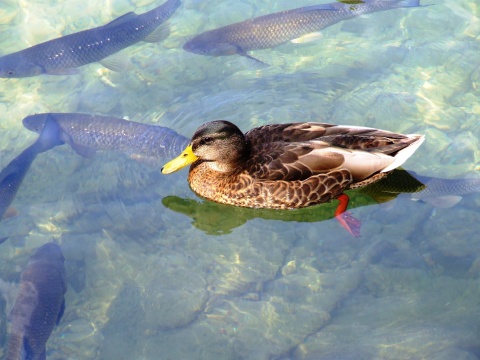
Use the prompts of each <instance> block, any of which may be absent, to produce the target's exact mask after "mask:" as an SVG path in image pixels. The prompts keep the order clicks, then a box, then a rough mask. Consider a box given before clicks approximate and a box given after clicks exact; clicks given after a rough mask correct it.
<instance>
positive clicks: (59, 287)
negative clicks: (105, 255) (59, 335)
mask: <svg viewBox="0 0 480 360" xmlns="http://www.w3.org/2000/svg"><path fill="white" fill-rule="evenodd" d="M64 260H65V259H64V257H63V254H62V251H61V249H60V247H59V246H58V245H56V244H54V243H47V244H45V245H43V246H41V247H39V248H38V250H37V251H36V252H35V254H34V255H33V256H32V257H31V258H30V261H29V262H28V264H27V267H26V268H25V270H23V272H22V275H21V277H20V291H19V293H18V297H17V299H16V301H15V304H14V305H13V308H12V311H11V313H10V318H9V320H10V323H11V329H10V337H9V340H8V352H7V358H6V359H7V360H20V359H31V360H37V359H45V358H46V354H45V345H46V343H47V340H48V338H49V337H50V335H51V334H52V331H53V328H54V327H55V325H56V324H58V323H59V321H60V319H61V318H62V315H63V312H64V310H65V299H64V294H65V292H66V291H67V284H66V281H65V265H64Z"/></svg>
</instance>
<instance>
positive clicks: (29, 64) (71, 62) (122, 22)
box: [0, 0, 180, 78]
mask: <svg viewBox="0 0 480 360" xmlns="http://www.w3.org/2000/svg"><path fill="white" fill-rule="evenodd" d="M179 6H180V0H167V1H166V2H165V3H164V4H162V5H160V6H159V7H157V8H155V9H153V10H150V11H148V12H146V13H144V14H141V15H137V14H135V13H133V12H130V13H127V14H125V15H123V16H121V17H119V18H117V19H115V20H113V21H112V22H110V23H108V24H107V25H103V26H99V27H96V28H93V29H89V30H84V31H80V32H77V33H74V34H71V35H66V36H63V37H60V38H57V39H53V40H50V41H46V42H43V43H41V44H38V45H35V46H32V47H30V48H27V49H24V50H21V51H18V52H15V53H12V54H9V55H5V56H3V57H0V77H4V78H22V77H28V76H36V75H40V74H57V75H60V74H74V73H77V72H78V70H77V69H76V68H77V67H79V66H82V65H86V64H89V63H92V62H96V61H101V60H102V59H105V58H106V57H108V56H110V55H112V54H114V53H116V52H118V51H120V50H122V49H124V48H126V47H128V46H130V45H133V44H135V43H137V42H139V41H142V40H144V41H149V40H150V41H157V40H158V38H159V36H156V35H157V34H156V33H154V31H155V30H156V29H157V28H158V27H159V26H160V25H161V24H162V23H164V22H165V21H166V20H168V19H169V18H170V17H171V16H172V15H173V13H174V12H175V10H176V9H177V8H178V7H179ZM152 33H153V34H152ZM149 35H150V36H151V38H150V39H149V38H148V36H149ZM103 65H106V66H107V67H111V68H114V69H115V68H116V67H117V66H118V65H115V64H114V62H113V61H112V62H110V63H109V62H108V59H105V60H104V62H103Z"/></svg>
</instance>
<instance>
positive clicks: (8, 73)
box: [6, 70, 15, 76]
mask: <svg viewBox="0 0 480 360" xmlns="http://www.w3.org/2000/svg"><path fill="white" fill-rule="evenodd" d="M6 74H7V75H8V76H12V75H15V71H13V70H7V71H6Z"/></svg>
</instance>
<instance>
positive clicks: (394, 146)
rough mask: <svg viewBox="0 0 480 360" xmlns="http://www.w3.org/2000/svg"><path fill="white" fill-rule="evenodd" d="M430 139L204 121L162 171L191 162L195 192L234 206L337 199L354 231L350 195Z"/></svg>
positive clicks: (326, 127) (288, 205)
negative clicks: (348, 212) (348, 208)
mask: <svg viewBox="0 0 480 360" xmlns="http://www.w3.org/2000/svg"><path fill="white" fill-rule="evenodd" d="M423 140H424V136H422V135H403V134H396V133H393V132H389V131H384V130H378V129H373V128H367V127H357V126H341V125H332V124H324V123H314V122H301V123H289V124H272V125H265V126H260V127H256V128H254V129H252V130H250V131H248V132H247V133H246V134H243V133H242V131H240V129H239V128H238V127H237V126H236V125H234V124H232V123H231V122H228V121H225V120H217V121H211V122H208V123H206V124H204V125H202V126H200V128H198V130H197V131H196V132H195V134H194V135H193V137H192V140H191V142H190V144H189V145H188V146H187V147H186V149H185V150H184V151H183V153H182V154H181V155H180V156H178V157H177V158H175V159H174V160H172V161H170V162H168V163H167V164H166V165H165V166H164V167H163V168H162V173H164V174H169V173H172V172H174V171H177V170H179V169H181V168H183V167H185V166H187V165H189V164H192V165H191V167H190V172H189V174H188V182H189V184H190V187H191V188H192V190H193V191H194V192H195V193H197V194H198V195H200V196H202V197H204V198H206V199H209V200H212V201H216V202H219V203H223V204H229V205H235V206H243V207H251V208H271V209H295V208H301V207H307V206H312V205H316V204H320V203H324V202H328V201H330V200H332V199H335V198H337V199H340V201H341V205H340V206H339V208H338V209H337V212H336V215H337V218H338V219H339V220H340V222H341V223H342V224H343V225H344V226H346V227H347V229H348V222H349V221H350V220H351V219H349V218H348V216H345V215H343V216H342V214H343V213H344V211H345V209H346V206H347V204H348V197H346V196H345V195H344V194H343V192H344V191H345V190H347V189H354V188H358V187H362V186H365V185H368V184H371V183H372V182H375V181H377V180H379V179H381V178H382V177H384V176H386V175H387V174H388V173H389V172H391V171H392V170H393V169H395V168H397V167H399V166H400V165H402V164H403V163H404V162H405V161H406V160H407V159H408V158H409V157H410V156H411V155H412V154H413V153H414V152H415V150H416V149H417V148H418V147H419V146H420V144H421V143H422V142H423ZM337 213H338V214H337ZM345 222H347V224H344V223H345ZM350 227H351V226H350ZM348 230H349V231H350V232H352V231H354V230H352V229H348Z"/></svg>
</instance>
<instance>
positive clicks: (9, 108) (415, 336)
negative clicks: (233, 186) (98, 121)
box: [0, 0, 480, 359]
mask: <svg viewBox="0 0 480 360" xmlns="http://www.w3.org/2000/svg"><path fill="white" fill-rule="evenodd" d="M157 3H158V2H154V1H151V0H137V1H135V0H132V1H121V0H115V1H112V0H110V1H107V2H101V1H94V0H81V1H80V0H69V1H64V2H57V1H42V0H38V1H34V0H24V1H20V2H19V1H16V0H3V1H2V6H1V9H0V44H1V52H2V54H7V53H10V52H13V51H17V50H20V49H23V48H25V47H28V46H31V45H34V44H36V43H39V42H42V41H46V40H49V39H51V38H54V37H58V36H61V35H62V34H63V35H64V34H69V33H72V32H76V31H80V30H83V29H87V28H89V27H93V26H97V25H100V24H105V23H107V22H108V21H110V20H112V19H113V18H115V17H118V16H120V15H122V14H124V13H126V12H128V11H136V12H138V13H142V12H144V11H146V10H148V9H150V8H152V7H153V6H154V5H156V4H157ZM425 3H427V2H425ZM313 4H315V1H313V2H312V1H310V2H308V1H306V2H304V3H295V5H294V6H302V5H305V6H306V5H313ZM294 6H292V3H291V2H288V1H287V2H286V1H270V0H269V1H262V2H258V1H249V0H242V1H238V0H222V1H219V0H216V1H197V0H185V1H184V2H183V5H182V6H181V7H180V8H179V9H178V10H177V13H176V14H175V15H174V16H173V18H172V19H171V20H170V24H171V35H170V37H169V38H168V39H166V40H165V41H164V42H163V43H161V44H138V45H136V46H132V47H130V48H128V49H126V50H125V51H124V52H123V54H124V55H125V56H126V57H128V58H129V59H130V61H131V63H132V67H131V69H130V70H129V71H127V72H125V73H114V72H111V71H109V70H106V69H105V68H103V67H102V66H101V65H98V64H91V65H87V66H84V67H82V68H81V72H80V74H78V75H73V76H41V77H36V78H26V79H10V80H0V101H1V102H0V113H1V114H2V121H1V122H0V136H1V140H0V151H1V154H0V166H1V167H4V166H5V165H6V164H7V163H8V162H9V161H10V160H11V159H12V158H14V157H15V156H16V155H17V154H18V153H19V152H20V151H22V150H23V149H24V148H25V147H26V146H28V145H29V144H30V143H32V142H33V141H34V139H35V138H36V135H35V134H33V133H31V132H29V131H28V130H26V129H24V128H23V126H22V124H21V120H22V119H23V117H25V116H27V115H29V114H32V113H36V112H48V111H52V112H86V113H97V114H103V115H112V116H117V117H126V118H129V119H132V120H137V121H142V122H145V123H151V124H161V125H164V126H168V127H171V128H173V129H174V130H176V131H178V132H180V133H182V134H184V135H186V136H191V134H192V133H193V132H194V130H195V129H196V128H197V127H198V126H199V125H200V124H202V123H203V122H205V121H209V120H213V119H220V118H222V119H228V120H230V121H233V122H235V123H237V124H238V125H239V126H240V127H241V128H242V129H243V130H247V129H249V128H251V127H254V126H257V125H261V124H268V123H273V122H289V121H303V120H308V121H323V122H330V123H336V124H348V125H363V126H370V127H378V128H383V129H387V130H391V131H396V132H403V133H423V134H425V135H426V137H427V140H426V141H425V143H424V145H422V147H421V148H420V149H419V150H418V151H417V152H416V154H415V155H414V156H413V157H412V158H411V159H410V160H409V161H408V162H407V163H406V164H405V167H406V168H407V169H410V170H414V171H416V172H417V173H420V174H422V175H426V176H434V177H443V178H455V177H460V178H462V177H470V176H474V177H475V176H478V164H479V157H480V151H479V144H478V139H479V138H480V122H479V121H478V120H479V118H480V102H479V95H480V62H479V61H478V60H479V55H478V54H479V53H480V5H479V4H478V2H477V1H475V0H445V1H435V2H434V5H432V6H429V7H423V8H415V9H399V10H391V11H387V12H381V13H375V14H371V15H367V16H362V17H360V18H356V19H353V20H348V21H346V22H343V23H340V24H337V25H335V26H332V27H330V28H327V29H325V30H323V31H322V38H321V39H319V40H318V41H316V42H313V43H308V44H299V45H294V44H286V45H282V46H279V47H276V48H274V49H266V50H259V51H255V52H253V55H254V56H256V57H258V58H259V59H261V60H262V61H265V62H268V63H270V64H272V65H273V66H271V67H270V68H267V69H264V70H261V71H259V70H255V69H252V68H251V67H249V64H248V63H247V62H246V61H245V60H244V59H243V58H241V57H238V56H230V57H219V58H211V57H202V56H199V55H194V54H191V53H187V52H185V51H183V50H182V48H181V45H182V44H183V43H184V42H185V41H186V39H188V38H190V37H191V36H192V35H194V34H197V33H199V32H202V31H205V30H208V29H212V28H216V27H219V26H222V25H226V24H230V23H233V22H237V21H241V20H243V19H246V18H250V17H255V16H260V15H263V14H267V13H271V12H276V11H280V10H283V9H288V8H292V7H294ZM164 160H167V159H164ZM186 175H187V172H186V170H184V171H182V172H180V173H178V174H174V175H171V176H168V177H167V176H162V175H161V174H159V167H158V166H152V164H145V163H139V162H137V161H135V160H133V159H129V158H127V157H126V156H123V155H121V154H111V153H105V154H99V155H98V156H97V157H96V158H95V159H93V160H89V159H83V158H80V157H79V156H78V155H76V154H75V153H74V152H73V151H72V150H71V148H69V147H67V146H62V147H57V148H55V149H53V150H51V151H48V152H47V153H44V154H41V155H40V156H39V157H38V158H37V159H36V161H35V162H34V164H33V165H32V167H31V170H30V172H29V174H28V175H27V177H26V178H25V180H24V183H23V185H22V187H21V189H20V191H19V192H18V195H17V197H16V199H15V201H14V204H13V205H14V206H15V208H16V209H17V210H18V212H19V215H18V216H17V217H14V218H11V219H7V220H4V221H2V223H0V232H1V236H2V237H3V236H10V239H9V240H8V241H7V242H5V243H4V244H2V245H1V249H2V250H1V251H0V278H2V279H3V280H6V281H11V282H17V281H18V279H19V274H20V272H21V270H22V268H23V267H24V266H25V264H26V262H27V261H28V258H29V256H30V255H31V253H32V251H34V249H35V248H37V247H38V246H40V245H41V244H43V243H45V242H48V241H52V240H55V241H58V242H59V243H61V244H62V247H63V250H64V254H65V257H66V259H67V260H66V266H67V275H68V277H69V283H68V286H69V289H68V292H67V295H66V302H67V309H66V312H65V315H64V317H63V319H62V321H61V323H60V325H59V326H58V327H57V329H56V330H55V332H54V333H53V335H52V336H51V338H50V340H49V342H48V345H47V358H48V359H160V358H161V359H319V358H322V359H420V358H425V359H452V358H459V359H478V358H480V340H479V339H480V330H479V329H480V328H479V315H480V314H479V309H480V304H479V299H480V283H479V279H480V237H479V235H478V233H479V230H480V227H479V220H480V213H479V210H478V209H479V206H480V195H478V194H472V195H470V196H467V197H465V198H464V199H463V200H462V201H461V202H460V203H458V204H457V205H455V206H453V207H450V208H434V207H433V206H432V205H430V204H426V203H422V202H413V201H411V200H410V198H409V197H408V196H406V197H401V198H398V199H397V200H395V201H392V202H389V203H386V204H382V205H370V206H363V207H357V208H354V209H352V213H353V215H354V216H355V217H356V218H358V219H360V220H361V221H362V237H361V238H358V239H355V238H353V237H351V236H350V235H349V234H348V233H347V232H346V231H345V230H344V229H342V228H341V227H340V226H339V225H338V224H337V223H336V221H335V220H332V219H330V217H331V215H330V216H328V215H325V216H324V215H322V214H320V215H319V216H318V221H312V220H309V221H312V222H302V221H282V220H278V219H276V220H275V219H269V215H268V214H266V215H264V214H262V213H258V214H257V213H255V212H248V211H244V210H239V209H234V210H232V209H226V208H224V207H219V206H216V205H212V204H208V203H206V204H205V203H203V202H202V201H201V200H200V199H198V198H197V197H196V196H195V195H194V194H193V193H191V191H190V190H189V188H188V185H187V182H186ZM328 206H329V205H327V207H326V209H327V210H326V213H328V212H329V211H333V207H332V206H331V205H330V207H328ZM185 213H188V214H189V215H185ZM302 216H305V219H310V217H309V216H310V215H309V214H308V212H307V213H305V215H302ZM305 219H304V220H305ZM322 219H324V220H323V221H322ZM295 220H298V219H297V218H296V219H295ZM4 313H6V310H5V311H4ZM0 319H1V320H2V321H3V322H0V324H4V320H5V317H4V316H3V314H2V316H1V317H0ZM3 331H4V330H1V331H0V334H2V332H3Z"/></svg>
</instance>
